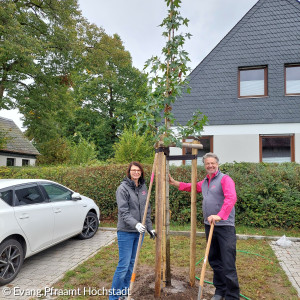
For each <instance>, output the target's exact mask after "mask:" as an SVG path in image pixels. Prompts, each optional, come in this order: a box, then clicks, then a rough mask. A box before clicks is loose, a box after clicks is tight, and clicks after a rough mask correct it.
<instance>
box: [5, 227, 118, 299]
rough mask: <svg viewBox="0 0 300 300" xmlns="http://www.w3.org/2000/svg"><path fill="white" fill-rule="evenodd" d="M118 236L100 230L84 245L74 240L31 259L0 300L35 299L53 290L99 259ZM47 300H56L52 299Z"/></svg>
mask: <svg viewBox="0 0 300 300" xmlns="http://www.w3.org/2000/svg"><path fill="white" fill-rule="evenodd" d="M116 236H117V234H116V232H115V231H109V232H108V231H102V230H98V232H97V233H96V235H95V236H94V237H93V238H92V239H89V240H84V241H82V240H78V239H74V238H72V239H69V240H67V241H64V242H62V243H60V244H57V245H55V246H53V247H51V248H49V249H47V250H45V251H42V252H40V253H38V254H36V255H35V256H32V257H29V258H27V259H26V260H25V261H24V265H23V267H22V269H21V271H20V273H19V274H18V276H17V278H16V279H15V280H14V281H13V282H11V283H10V284H9V285H7V286H2V287H0V299H1V300H11V299H14V300H16V299H17V300H29V299H35V296H38V295H35V294H34V293H38V292H41V291H44V289H45V288H46V287H51V286H52V285H53V284H54V283H55V282H56V281H58V280H59V279H60V278H62V277H63V275H64V274H65V273H66V272H67V271H69V270H71V269H74V268H75V267H77V266H78V265H79V264H81V263H82V262H84V261H85V260H86V259H88V258H89V257H91V256H93V255H95V254H96V252H97V251H98V250H99V249H100V248H101V247H103V246H106V245H109V244H110V243H112V242H113V241H114V240H115V238H116ZM9 292H11V294H10V295H9ZM20 293H24V295H23V296H21V295H20ZM28 294H30V295H28ZM47 299H55V297H51V296H49V297H47Z"/></svg>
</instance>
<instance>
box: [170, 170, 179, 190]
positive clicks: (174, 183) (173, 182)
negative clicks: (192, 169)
mask: <svg viewBox="0 0 300 300" xmlns="http://www.w3.org/2000/svg"><path fill="white" fill-rule="evenodd" d="M169 184H170V185H173V186H176V187H178V188H179V184H180V182H179V181H177V180H175V179H174V178H173V177H172V176H171V174H170V173H169Z"/></svg>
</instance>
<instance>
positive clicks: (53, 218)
mask: <svg viewBox="0 0 300 300" xmlns="http://www.w3.org/2000/svg"><path fill="white" fill-rule="evenodd" d="M99 219H100V211H99V208H98V206H97V205H96V204H95V202H94V201H93V200H92V199H90V198H87V197H85V196H82V195H80V194H78V193H75V192H74V191H72V190H70V189H68V188H66V187H64V186H63V185H60V184H58V183H56V182H53V181H49V180H42V179H0V286H1V285H4V284H7V283H9V282H11V281H12V280H13V279H14V278H15V277H16V276H17V274H18V272H19V271H20V268H21V266H22V264H23V261H24V258H26V257H29V256H31V255H33V254H36V253H37V252H40V251H42V250H44V249H46V248H49V247H51V246H53V245H54V244H57V243H59V242H61V241H64V240H66V239H68V238H70V237H72V236H78V237H79V238H80V239H89V238H91V237H93V236H94V235H95V233H96V231H97V230H98V227H99Z"/></svg>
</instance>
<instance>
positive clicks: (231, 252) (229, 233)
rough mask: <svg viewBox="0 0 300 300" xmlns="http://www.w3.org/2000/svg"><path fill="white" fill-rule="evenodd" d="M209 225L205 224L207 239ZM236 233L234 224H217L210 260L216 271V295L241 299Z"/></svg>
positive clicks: (227, 299)
mask: <svg viewBox="0 0 300 300" xmlns="http://www.w3.org/2000/svg"><path fill="white" fill-rule="evenodd" d="M209 229H210V226H209V225H205V233H206V239H207V238H208V234H209ZM235 260H236V234H235V227H233V226H215V228H214V232H213V236H212V240H211V246H210V251H209V255H208V261H209V264H210V266H211V267H212V269H213V271H214V279H213V283H214V286H215V287H216V292H215V294H216V295H220V296H222V297H225V299H226V300H229V299H240V297H239V293H240V289H239V282H238V277H237V272H236V267H235Z"/></svg>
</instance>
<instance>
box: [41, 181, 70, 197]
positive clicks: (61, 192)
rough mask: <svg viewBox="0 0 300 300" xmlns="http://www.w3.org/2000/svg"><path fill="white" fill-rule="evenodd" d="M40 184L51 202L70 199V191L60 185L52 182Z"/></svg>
mask: <svg viewBox="0 0 300 300" xmlns="http://www.w3.org/2000/svg"><path fill="white" fill-rule="evenodd" d="M41 186H42V187H43V188H44V189H45V191H46V193H47V196H48V198H49V199H50V201H51V202H54V201H65V200H71V199H72V192H71V191H70V190H68V189H66V188H64V187H62V186H59V185H56V184H52V183H42V184H41Z"/></svg>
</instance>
